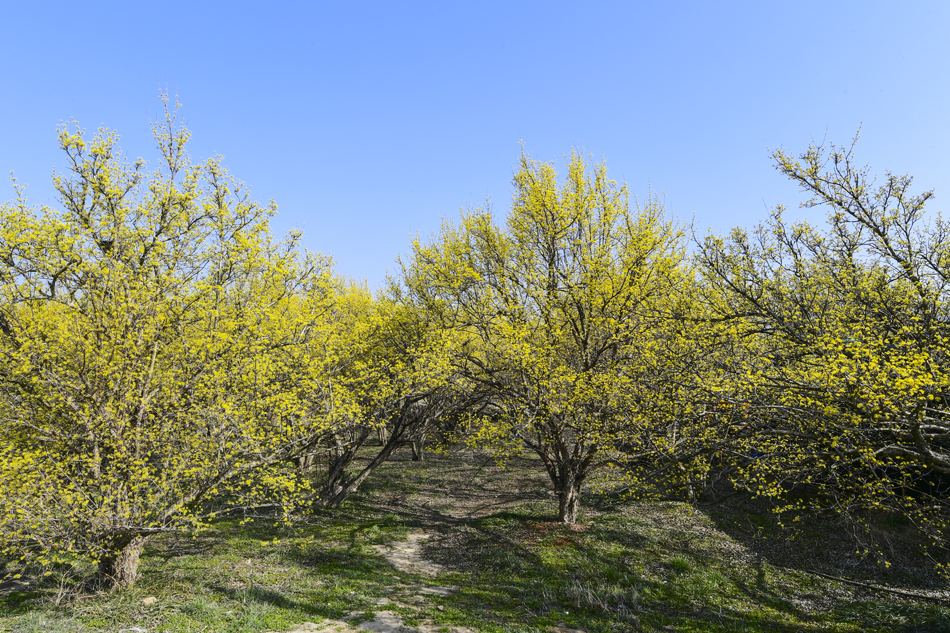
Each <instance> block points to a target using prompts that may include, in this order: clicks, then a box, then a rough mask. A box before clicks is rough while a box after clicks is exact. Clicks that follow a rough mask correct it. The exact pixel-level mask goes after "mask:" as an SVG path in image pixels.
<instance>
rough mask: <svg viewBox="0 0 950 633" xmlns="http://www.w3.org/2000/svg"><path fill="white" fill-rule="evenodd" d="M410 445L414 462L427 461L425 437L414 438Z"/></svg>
mask: <svg viewBox="0 0 950 633" xmlns="http://www.w3.org/2000/svg"><path fill="white" fill-rule="evenodd" d="M410 446H412V461H414V462H421V461H425V450H426V443H425V439H424V438H423V439H418V440H412V441H411V442H410Z"/></svg>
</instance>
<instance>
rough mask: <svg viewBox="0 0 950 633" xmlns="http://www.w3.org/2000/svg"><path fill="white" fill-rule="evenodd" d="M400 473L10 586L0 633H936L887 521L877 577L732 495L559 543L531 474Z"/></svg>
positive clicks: (1, 598) (945, 611)
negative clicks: (99, 583) (120, 569)
mask: <svg viewBox="0 0 950 633" xmlns="http://www.w3.org/2000/svg"><path fill="white" fill-rule="evenodd" d="M408 457H409V456H408V451H407V453H406V454H397V455H396V457H395V459H394V460H393V461H392V462H390V463H388V464H386V465H384V466H383V467H382V468H381V469H380V470H379V471H377V474H376V475H374V477H373V478H372V479H370V480H369V481H368V482H367V483H366V484H365V487H364V489H363V491H362V492H361V493H360V494H359V495H357V496H355V497H354V498H352V499H350V500H348V501H347V502H346V503H344V505H343V507H341V508H339V509H336V510H319V511H317V512H315V513H313V514H310V515H308V516H305V517H300V518H298V519H297V520H295V521H294V522H293V523H292V524H291V525H275V524H274V522H273V520H271V519H269V518H266V517H261V518H258V519H255V520H253V521H251V522H249V523H247V524H244V525H239V524H238V522H237V521H231V522H220V523H218V524H216V525H215V526H214V527H213V529H210V530H208V531H206V532H203V533H201V534H199V535H198V536H197V537H194V538H192V537H189V536H177V537H171V536H168V537H162V538H157V539H155V540H153V541H152V542H150V543H149V545H148V546H147V548H146V551H145V553H144V555H143V558H142V566H141V570H140V571H141V577H140V580H139V582H138V583H137V584H136V585H135V586H134V587H132V588H129V589H123V590H117V591H114V592H112V593H108V594H105V593H95V592H92V591H89V590H88V589H86V590H84V589H83V585H82V579H83V577H84V575H88V574H89V573H90V571H91V570H90V569H89V568H83V567H72V568H65V567H64V568H60V569H57V570H54V571H55V573H53V574H52V575H49V576H45V577H42V578H38V579H34V580H33V582H24V581H20V582H19V583H13V582H11V581H8V582H6V583H4V584H2V585H0V630H2V631H19V632H27V631H31V632H32V631H37V632H38V631H51V632H54V633H55V632H80V631H116V632H118V631H125V632H126V633H141V632H143V631H146V632H148V633H157V632H159V631H168V632H173V631H174V632H179V631H181V632H194V633H198V632H217V631H234V632H237V631H242V632H243V631H252V632H255V633H259V632H264V631H274V632H277V631H301V632H302V631H323V632H326V633H330V632H332V631H337V632H338V633H353V632H356V631H376V632H379V633H397V632H398V633H411V632H418V633H435V632H438V633H475V632H490V633H501V632H528V631H535V632H559V633H567V632H573V631H583V632H586V633H606V632H614V631H616V632H621V631H664V632H666V631H722V632H727V631H730V632H731V631H736V632H738V631H760V632H773V631H775V632H780V633H794V632H798V631H855V632H857V631H861V632H864V631H880V632H893V631H903V632H906V633H910V632H921V633H922V632H931V631H932V632H940V631H945V632H947V633H950V606H948V605H950V585H948V583H947V581H945V580H942V579H941V578H939V577H937V576H936V575H935V574H934V573H933V567H932V564H930V563H928V561H927V560H926V559H925V558H924V557H922V556H920V555H919V554H918V553H917V551H916V549H915V546H914V543H913V542H911V541H910V540H909V539H907V538H905V535H904V534H903V532H902V527H901V526H900V525H899V524H894V525H890V526H888V527H886V528H882V531H881V532H880V533H879V534H878V536H879V537H880V539H881V542H882V543H885V544H886V547H887V548H888V557H889V559H890V560H891V561H892V565H891V567H890V568H889V569H884V568H883V567H880V566H878V565H876V564H875V563H874V562H873V561H871V560H868V559H862V558H861V557H859V556H857V555H856V554H855V553H854V552H855V545H854V543H853V541H851V540H850V539H849V538H848V537H847V536H846V535H845V534H843V528H842V526H841V525H840V524H838V523H837V522H836V521H835V520H834V519H825V520H818V519H813V520H809V521H806V522H804V524H802V527H801V530H800V532H799V534H798V535H797V537H796V538H795V539H794V540H788V538H787V536H788V535H787V533H784V532H782V531H780V530H779V529H778V528H777V526H776V523H775V520H774V518H773V517H772V515H771V513H769V512H768V509H767V508H766V507H765V506H764V505H762V504H761V503H758V502H756V501H754V500H751V499H748V498H743V497H741V496H739V495H736V496H734V497H731V498H730V499H729V500H728V501H725V502H723V503H720V504H717V505H714V506H711V507H709V508H705V509H703V508H699V509H697V508H694V507H692V506H690V505H687V504H683V503H678V502H653V503H637V502H631V501H625V500H623V499H619V498H614V497H608V496H602V497H598V496H595V495H587V496H586V497H585V502H586V503H587V505H586V507H585V509H584V511H583V513H582V522H581V525H579V526H576V527H575V528H573V529H572V528H569V527H566V526H563V525H561V524H559V523H557V521H556V503H555V500H554V498H553V495H552V494H551V492H550V490H549V488H550V483H549V481H548V480H547V478H546V476H545V475H544V473H543V471H542V470H541V468H540V463H539V462H538V461H537V460H533V459H526V458H525V459H515V460H512V461H511V462H509V464H508V465H507V467H506V468H504V469H502V468H499V467H497V466H496V465H495V464H494V463H493V462H492V461H491V460H486V459H485V458H484V457H483V456H480V455H476V454H472V453H460V454H455V455H453V456H451V457H440V456H435V455H428V456H427V461H426V462H423V463H419V462H412V461H409V460H408ZM815 572H818V573H820V574H826V575H830V576H839V577H843V578H848V579H851V580H854V581H858V582H861V583H864V584H866V585H873V586H877V587H887V588H890V589H893V590H897V591H903V592H911V593H916V594H920V595H924V596H929V597H931V598H933V599H935V600H936V601H934V600H925V599H922V598H907V597H901V596H897V595H894V594H889V593H886V592H882V591H877V590H874V589H870V588H866V587H858V586H854V585H851V584H846V583H843V582H839V581H836V580H830V579H828V578H826V577H824V576H821V575H818V574H816V573H815ZM26 580H27V581H28V580H30V579H26ZM939 600H943V601H944V602H943V603H941V602H939Z"/></svg>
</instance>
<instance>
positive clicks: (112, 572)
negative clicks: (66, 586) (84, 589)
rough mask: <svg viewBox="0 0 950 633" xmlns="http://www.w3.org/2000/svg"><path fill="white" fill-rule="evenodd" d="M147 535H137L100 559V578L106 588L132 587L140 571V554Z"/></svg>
mask: <svg viewBox="0 0 950 633" xmlns="http://www.w3.org/2000/svg"><path fill="white" fill-rule="evenodd" d="M144 546H145V537H144V536H136V537H133V538H132V539H131V540H130V541H127V542H126V543H125V544H124V545H120V546H119V548H117V550H116V551H115V552H114V553H112V554H110V555H109V556H104V557H103V558H102V560H100V561H99V569H98V574H97V575H98V578H99V582H100V583H101V584H102V586H103V587H104V588H107V589H113V588H115V587H130V586H132V585H133V584H134V583H135V579H136V578H137V577H138V573H139V556H140V555H141V554H142V548H143V547H144Z"/></svg>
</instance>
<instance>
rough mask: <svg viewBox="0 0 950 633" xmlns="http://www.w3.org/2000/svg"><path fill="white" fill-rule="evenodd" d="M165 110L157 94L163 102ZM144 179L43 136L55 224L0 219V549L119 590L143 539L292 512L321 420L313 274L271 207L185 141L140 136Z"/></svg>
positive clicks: (73, 139) (319, 307)
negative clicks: (66, 565) (256, 514)
mask: <svg viewBox="0 0 950 633" xmlns="http://www.w3.org/2000/svg"><path fill="white" fill-rule="evenodd" d="M165 102H166V106H167V98H166V99H165ZM153 131H154V135H155V139H156V141H157V143H158V148H159V150H160V152H161V159H162V160H161V168H160V169H157V170H155V171H152V172H147V171H146V167H145V163H144V162H143V161H142V160H137V161H135V162H134V163H132V164H129V163H128V162H127V161H123V160H122V158H121V155H120V152H119V149H118V147H117V140H118V137H117V135H116V134H115V133H114V132H111V131H109V130H100V131H99V133H98V134H97V135H96V136H95V138H93V139H92V140H91V141H90V140H88V138H87V136H86V134H85V133H84V132H83V131H82V130H79V129H78V128H77V129H76V130H75V131H70V130H69V129H68V128H67V127H66V126H63V127H62V128H61V129H60V131H59V144H60V147H61V148H62V150H63V151H64V152H65V154H66V157H67V160H68V166H69V169H68V172H67V174H56V175H55V176H54V179H53V182H54V185H55V187H56V190H57V191H58V193H59V196H60V202H61V204H62V210H61V211H57V210H53V209H50V208H44V209H41V210H34V209H30V208H28V207H27V206H26V202H25V200H24V198H23V197H22V190H19V189H18V198H17V200H16V201H15V202H13V203H10V204H6V205H3V206H2V207H0V415H2V416H3V425H2V426H0V544H2V548H3V551H4V552H5V553H7V554H15V555H17V556H20V555H22V556H23V557H24V559H25V560H27V561H28V562H30V561H32V562H36V563H44V562H49V561H51V560H67V559H69V558H70V557H75V556H79V557H83V558H87V559H91V560H94V561H98V564H99V575H100V578H101V579H102V581H103V582H104V583H105V584H107V585H113V584H118V585H125V584H130V583H132V582H133V581H134V579H135V576H136V570H137V564H138V556H139V552H140V551H141V549H142V546H143V544H144V542H145V539H147V538H148V537H149V536H150V535H153V534H156V533H160V532H165V531H172V530H180V529H198V528H200V527H201V526H202V525H203V524H204V523H205V522H206V521H207V520H209V519H210V518H213V517H214V516H215V513H219V514H220V513H223V512H226V511H227V510H228V509H229V508H234V507H241V506H243V505H246V504H249V503H263V502H267V503H271V504H276V505H278V506H282V507H288V506H289V505H292V504H293V502H294V500H295V499H297V498H299V497H300V496H301V494H302V492H303V491H305V490H306V486H307V483H306V481H305V480H303V479H302V478H301V477H299V475H298V474H297V472H296V471H295V470H293V469H287V468H285V467H284V464H285V463H286V460H287V459H289V458H292V457H293V456H294V455H295V454H296V451H298V450H299V448H300V447H301V446H304V445H306V444H307V442H309V441H310V438H312V437H313V436H315V435H317V434H320V433H322V432H324V431H325V428H326V425H327V424H328V422H327V420H326V418H325V416H322V415H320V414H319V407H314V405H313V403H314V401H315V400H318V399H319V397H320V394H321V392H320V389H319V386H320V385H321V384H322V382H323V381H322V380H321V376H319V375H318V373H319V371H320V366H319V365H313V364H310V363H301V362H300V361H301V359H302V358H303V356H304V355H303V353H302V352H303V350H304V347H305V343H306V341H307V339H308V336H309V332H311V331H312V330H313V328H314V324H315V323H316V322H317V321H318V320H319V319H320V318H321V314H322V313H323V312H324V311H325V309H326V299H327V296H328V284H329V279H330V276H329V264H328V262H327V261H326V260H324V259H322V258H320V257H313V256H300V255H299V254H298V252H297V248H296V236H294V235H291V236H290V237H289V238H288V240H287V241H285V242H283V243H276V242H274V241H273V240H272V238H271V236H270V234H269V232H268V225H267V219H268V217H269V216H270V215H271V214H272V213H273V212H274V208H273V205H271V206H269V207H264V206H260V205H258V204H256V203H255V202H253V201H251V200H250V198H249V196H248V193H247V190H246V189H245V188H244V187H243V186H242V185H241V183H239V182H238V181H236V180H235V179H233V178H232V177H231V176H230V175H229V174H228V173H227V171H226V170H225V168H224V167H222V165H221V162H220V160H219V159H212V160H208V161H206V162H204V163H193V162H191V161H190V159H189V157H188V156H187V154H186V146H187V142H188V139H189V133H188V131H187V130H186V129H184V128H183V127H180V126H177V125H176V123H175V114H174V112H169V110H168V108H167V107H166V111H165V118H164V120H162V121H160V122H159V123H158V124H156V125H154V127H153Z"/></svg>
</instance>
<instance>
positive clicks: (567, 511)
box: [557, 477, 581, 525]
mask: <svg viewBox="0 0 950 633" xmlns="http://www.w3.org/2000/svg"><path fill="white" fill-rule="evenodd" d="M567 479H570V481H568V482H565V483H563V484H562V485H561V487H560V489H559V490H558V491H557V496H558V512H557V518H558V521H560V522H561V523H564V524H566V525H576V524H577V519H578V513H579V512H580V509H581V485H580V483H579V482H578V481H577V480H576V479H574V478H573V477H569V478H567Z"/></svg>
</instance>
